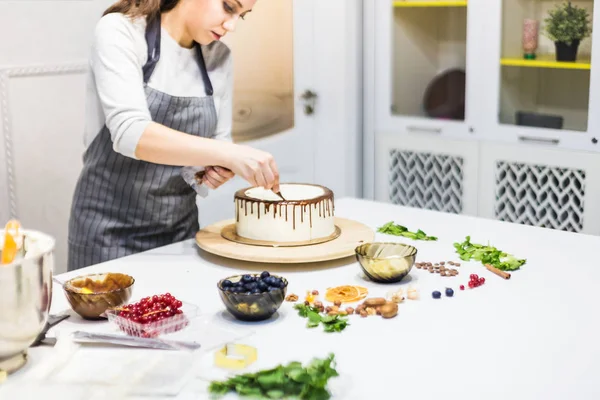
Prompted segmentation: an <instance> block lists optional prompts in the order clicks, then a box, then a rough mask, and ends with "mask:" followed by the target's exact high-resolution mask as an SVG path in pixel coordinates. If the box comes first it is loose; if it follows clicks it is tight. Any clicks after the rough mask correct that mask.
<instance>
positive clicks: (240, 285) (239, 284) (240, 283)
mask: <svg viewBox="0 0 600 400" xmlns="http://www.w3.org/2000/svg"><path fill="white" fill-rule="evenodd" d="M234 286H236V287H242V286H244V282H242V281H237V282H236V283H235V284H234Z"/></svg>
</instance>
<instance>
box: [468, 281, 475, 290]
mask: <svg viewBox="0 0 600 400" xmlns="http://www.w3.org/2000/svg"><path fill="white" fill-rule="evenodd" d="M474 287H475V283H473V282H472V281H471V282H469V288H471V289H473V288H474Z"/></svg>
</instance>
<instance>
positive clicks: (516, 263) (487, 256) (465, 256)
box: [454, 236, 527, 271]
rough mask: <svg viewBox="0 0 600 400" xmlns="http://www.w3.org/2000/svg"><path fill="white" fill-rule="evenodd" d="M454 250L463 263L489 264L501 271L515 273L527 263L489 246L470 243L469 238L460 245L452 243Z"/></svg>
mask: <svg viewBox="0 0 600 400" xmlns="http://www.w3.org/2000/svg"><path fill="white" fill-rule="evenodd" d="M454 248H455V249H456V253H457V254H458V255H459V257H460V259H461V260H463V261H470V260H475V261H479V262H481V263H482V264H484V265H485V264H490V265H492V266H494V267H496V268H498V269H499V270H502V271H516V270H518V269H519V268H521V266H522V265H524V264H525V262H526V261H527V260H525V259H518V258H516V257H514V256H513V255H510V254H507V253H505V252H503V251H502V250H499V249H497V248H495V247H493V246H490V245H483V244H478V243H471V237H470V236H467V237H466V238H465V241H464V242H462V243H458V242H457V243H454Z"/></svg>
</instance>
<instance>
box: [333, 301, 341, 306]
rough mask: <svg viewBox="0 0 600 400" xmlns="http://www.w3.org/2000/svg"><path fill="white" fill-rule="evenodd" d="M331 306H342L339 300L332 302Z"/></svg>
mask: <svg viewBox="0 0 600 400" xmlns="http://www.w3.org/2000/svg"><path fill="white" fill-rule="evenodd" d="M333 305H334V306H337V307H339V306H341V305H342V302H341V301H339V300H336V301H334V302H333Z"/></svg>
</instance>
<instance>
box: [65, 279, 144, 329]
mask: <svg viewBox="0 0 600 400" xmlns="http://www.w3.org/2000/svg"><path fill="white" fill-rule="evenodd" d="M134 283H135V279H133V277H131V276H129V275H125V274H121V273H117V272H109V273H101V274H89V275H82V276H78V277H76V278H73V279H70V280H68V281H67V282H65V284H64V285H63V290H64V292H65V296H66V297H67V300H68V301H69V304H70V305H71V308H72V309H73V311H75V312H76V313H77V314H79V315H80V316H81V317H83V318H85V319H102V318H103V316H102V315H103V314H104V312H105V311H106V310H108V309H109V308H116V307H119V306H122V305H124V304H127V302H128V301H129V299H130V298H131V295H132V293H133V285H134Z"/></svg>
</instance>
